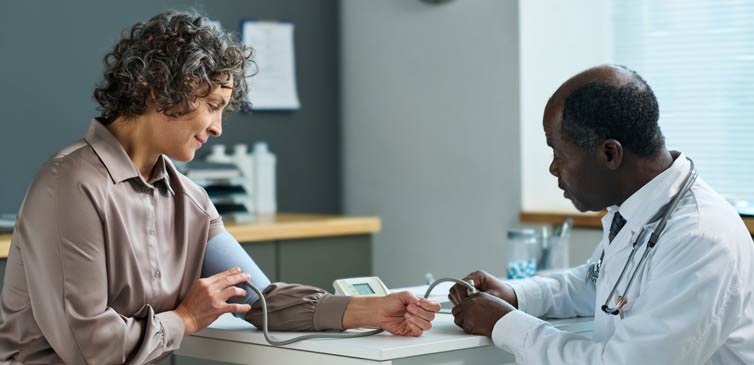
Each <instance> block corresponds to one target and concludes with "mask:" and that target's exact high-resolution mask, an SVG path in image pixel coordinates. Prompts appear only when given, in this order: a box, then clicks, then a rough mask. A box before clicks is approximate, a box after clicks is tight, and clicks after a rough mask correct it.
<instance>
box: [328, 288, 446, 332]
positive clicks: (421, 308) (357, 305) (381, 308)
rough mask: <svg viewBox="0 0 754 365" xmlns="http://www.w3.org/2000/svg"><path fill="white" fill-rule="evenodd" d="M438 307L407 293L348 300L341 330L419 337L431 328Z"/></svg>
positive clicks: (438, 309)
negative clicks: (370, 331)
mask: <svg viewBox="0 0 754 365" xmlns="http://www.w3.org/2000/svg"><path fill="white" fill-rule="evenodd" d="M439 311H440V305H439V304H437V303H434V302H431V301H429V300H427V299H425V298H417V297H416V296H414V295H413V294H411V293H409V292H405V291H404V292H399V293H393V294H390V295H386V296H384V297H351V299H350V301H349V302H348V306H347V307H346V312H345V314H344V315H343V327H344V328H362V327H372V328H381V329H384V330H385V331H388V332H390V333H392V334H394V335H398V336H421V334H422V333H423V332H424V331H426V330H428V329H430V328H432V323H430V322H432V320H433V319H435V313H436V312H439Z"/></svg>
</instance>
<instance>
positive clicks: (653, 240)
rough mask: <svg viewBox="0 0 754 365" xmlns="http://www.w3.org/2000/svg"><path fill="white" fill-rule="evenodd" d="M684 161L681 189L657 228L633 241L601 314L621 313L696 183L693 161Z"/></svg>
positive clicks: (647, 231)
mask: <svg viewBox="0 0 754 365" xmlns="http://www.w3.org/2000/svg"><path fill="white" fill-rule="evenodd" d="M686 159H687V160H689V162H690V163H691V167H690V169H689V173H688V175H686V178H685V179H684V181H683V184H682V185H681V189H680V190H679V191H678V193H676V195H675V196H674V197H673V200H671V201H670V205H669V206H668V207H667V210H666V211H665V214H663V215H662V218H661V219H660V223H658V224H657V226H655V227H654V228H652V227H647V228H645V229H644V230H642V232H641V234H639V237H638V238H637V239H636V240H635V241H634V244H633V247H632V248H631V254H630V255H629V256H628V259H627V260H626V263H625V264H624V265H623V270H621V272H620V275H619V276H618V280H616V281H615V285H613V288H612V289H611V290H610V294H609V295H608V296H607V299H605V304H603V305H602V311H603V312H605V313H607V314H609V315H618V314H620V313H621V311H622V309H623V306H624V305H625V304H626V303H627V302H628V301H627V300H626V294H628V291H629V290H630V289H631V286H632V285H633V283H634V278H636V274H637V273H638V272H639V271H640V270H641V267H642V266H644V263H645V262H646V260H647V257H649V253H650V251H652V250H653V249H654V248H655V246H656V245H657V242H658V239H659V237H660V233H662V231H663V230H664V229H665V226H666V225H667V221H668V219H669V218H670V216H671V214H672V213H673V211H675V208H676V207H677V206H678V203H679V202H680V200H681V198H682V197H683V196H684V195H686V193H687V192H688V191H689V190H691V186H692V185H693V184H694V182H695V181H696V178H697V177H698V176H699V174H698V173H697V171H696V166H695V165H694V161H693V160H692V159H690V158H688V157H686ZM647 236H649V239H648V240H647V239H646V237H647ZM644 243H647V248H646V249H645V250H644V254H642V255H641V258H640V259H639V263H638V264H636V267H635V268H634V270H633V272H632V273H631V277H630V278H629V279H628V284H627V285H626V289H624V290H623V295H621V296H619V297H618V301H617V302H616V304H615V306H614V307H611V306H610V301H611V300H612V299H613V297H614V296H615V293H616V291H617V289H618V285H619V284H620V282H621V280H622V279H623V276H624V275H625V274H626V270H627V269H628V264H629V263H631V261H632V260H633V258H634V256H635V255H636V251H637V249H638V248H639V247H641V246H643V245H644Z"/></svg>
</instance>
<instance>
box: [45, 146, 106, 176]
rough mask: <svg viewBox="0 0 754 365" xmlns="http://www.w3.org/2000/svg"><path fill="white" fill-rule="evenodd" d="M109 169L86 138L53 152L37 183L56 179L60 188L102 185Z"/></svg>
mask: <svg viewBox="0 0 754 365" xmlns="http://www.w3.org/2000/svg"><path fill="white" fill-rule="evenodd" d="M107 176H108V175H107V169H106V168H105V166H104V165H103V164H102V162H101V161H100V160H99V157H97V154H96V153H94V150H93V149H92V148H91V146H89V144H88V143H87V142H86V141H85V140H83V139H82V140H79V141H76V142H74V143H72V144H70V145H68V146H66V147H63V148H62V149H60V150H59V151H58V152H56V153H55V154H53V155H52V156H51V157H50V158H49V159H48V160H47V161H46V162H45V163H44V164H43V165H42V167H41V168H40V169H39V172H38V173H37V176H36V177H35V179H34V182H35V183H42V182H49V181H51V180H54V181H55V184H56V186H58V187H59V188H65V187H71V186H82V185H86V186H88V187H96V186H102V185H105V184H103V183H104V182H105V181H106V179H107Z"/></svg>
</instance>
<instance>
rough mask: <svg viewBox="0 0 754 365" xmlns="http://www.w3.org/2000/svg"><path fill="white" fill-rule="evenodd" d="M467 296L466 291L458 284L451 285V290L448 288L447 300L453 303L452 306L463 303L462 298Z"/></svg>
mask: <svg viewBox="0 0 754 365" xmlns="http://www.w3.org/2000/svg"><path fill="white" fill-rule="evenodd" d="M467 296H469V294H468V291H467V290H466V287H465V286H462V285H460V284H456V285H453V287H452V288H450V294H448V299H450V301H452V302H453V304H458V303H460V302H462V301H463V299H464V298H466V297H467Z"/></svg>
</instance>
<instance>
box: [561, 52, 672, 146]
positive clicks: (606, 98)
mask: <svg viewBox="0 0 754 365" xmlns="http://www.w3.org/2000/svg"><path fill="white" fill-rule="evenodd" d="M618 67H621V68H623V69H625V70H627V71H629V72H630V74H631V76H632V82H629V83H627V84H623V85H615V84H612V83H609V82H590V83H586V84H584V85H582V86H580V87H578V88H576V90H574V91H573V92H572V93H571V94H570V95H568V96H567V97H566V99H565V104H564V106H563V115H562V118H563V119H562V124H561V129H562V134H563V136H564V137H565V138H566V139H567V140H569V141H571V142H573V143H574V144H576V145H577V146H579V147H581V148H582V149H585V150H593V148H594V147H596V146H597V145H598V144H600V143H602V142H603V141H605V140H606V139H615V140H617V141H618V142H620V143H621V145H623V147H624V148H626V149H628V150H630V151H631V152H633V153H635V154H637V155H639V156H645V157H646V156H652V155H654V154H655V153H656V152H658V151H660V150H661V149H662V148H663V146H664V145H665V138H664V137H663V135H662V131H661V130H660V126H659V125H658V120H659V118H660V110H659V105H658V103H657V98H656V97H655V94H654V92H653V91H652V88H650V87H649V84H647V82H646V81H644V79H643V78H642V77H641V76H639V74H637V73H636V72H635V71H633V70H630V69H628V68H626V67H624V66H618Z"/></svg>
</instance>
